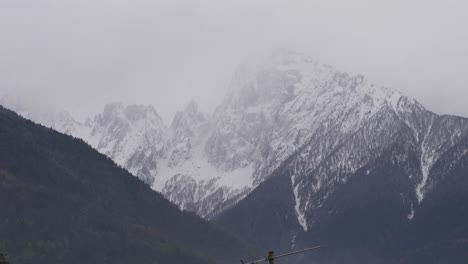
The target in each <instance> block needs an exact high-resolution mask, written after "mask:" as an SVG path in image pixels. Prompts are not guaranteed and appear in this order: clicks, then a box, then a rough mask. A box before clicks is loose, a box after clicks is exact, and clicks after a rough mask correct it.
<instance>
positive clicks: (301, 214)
mask: <svg viewBox="0 0 468 264" xmlns="http://www.w3.org/2000/svg"><path fill="white" fill-rule="evenodd" d="M296 178H297V174H296V168H294V174H293V175H292V176H291V185H292V188H293V192H294V198H295V205H294V211H295V212H296V217H297V221H298V222H299V225H301V227H302V229H303V230H304V231H305V232H307V230H308V226H307V218H306V216H305V209H304V210H301V196H300V194H299V184H298V183H296ZM306 207H307V205H306V206H305V207H304V208H306Z"/></svg>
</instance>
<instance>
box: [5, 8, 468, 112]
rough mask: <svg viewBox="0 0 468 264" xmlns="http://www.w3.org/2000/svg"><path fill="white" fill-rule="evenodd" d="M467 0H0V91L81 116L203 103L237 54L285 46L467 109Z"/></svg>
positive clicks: (219, 91) (430, 102) (441, 104)
mask: <svg viewBox="0 0 468 264" xmlns="http://www.w3.org/2000/svg"><path fill="white" fill-rule="evenodd" d="M467 14H468V1H464V0H461V1H455V0H444V1H441V0H440V1H431V0H426V1H419V0H406V1H400V0H394V1H387V0H386V1H381V0H343V1H336V0H326V1H324V0H322V1H313V0H310V1H292V0H289V1H277V0H265V1H255V0H250V1H241V0H237V1H235V0H225V1H220V0H203V1H202V0H201V1H195V0H194V1H182V0H171V1H169V0H168V1H162V0H160V1H158V0H155V1H144V0H126V1H124V0H1V1H0V88H2V89H9V90H15V91H20V92H22V93H23V94H26V95H28V96H29V97H31V98H33V99H34V100H36V99H41V100H44V101H45V102H47V103H50V104H53V105H57V106H59V107H64V108H67V109H70V110H71V111H72V112H74V113H75V114H79V115H81V116H85V115H87V114H91V113H95V112H97V111H100V110H101V108H102V106H103V104H105V103H107V102H109V101H113V100H121V101H124V102H127V103H141V104H147V103H151V104H154V105H155V107H156V109H157V110H158V111H159V112H160V113H161V115H162V116H163V117H164V119H165V120H166V121H169V120H170V118H171V117H172V115H173V113H174V111H176V110H177V109H180V108H182V107H183V106H184V105H185V104H186V103H187V102H188V101H189V100H190V99H192V98H193V99H195V100H197V101H198V102H199V103H200V105H202V106H203V107H202V108H203V109H204V110H205V111H211V110H212V109H213V108H214V107H215V106H216V104H217V103H218V102H219V101H220V100H221V98H222V96H223V95H224V93H225V90H226V88H227V85H228V83H229V81H230V78H231V76H232V74H233V71H234V69H235V67H236V65H237V64H238V63H239V62H240V61H242V60H243V58H245V57H246V56H248V54H252V53H255V52H257V51H262V50H266V49H270V48H272V47H285V48H288V49H292V50H298V51H301V52H304V53H307V54H309V55H311V56H313V57H315V58H317V59H319V60H321V61H323V62H326V63H329V64H331V65H334V66H335V67H336V68H338V69H341V70H344V71H348V72H351V73H362V74H364V75H366V76H367V77H368V78H369V79H371V80H373V81H375V82H376V83H379V84H382V85H386V86H389V87H392V88H395V89H397V90H400V91H402V92H404V93H406V94H407V95H409V96H412V97H414V98H416V99H418V100H419V101H420V102H421V103H423V104H424V105H426V106H427V107H428V108H430V109H432V110H434V111H435V112H437V113H450V114H458V115H464V116H468V107H467V103H466V102H467V101H468V100H467V99H468V30H467V29H466V27H467V26H468V15H467Z"/></svg>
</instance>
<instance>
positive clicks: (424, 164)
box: [416, 118, 436, 203]
mask: <svg viewBox="0 0 468 264" xmlns="http://www.w3.org/2000/svg"><path fill="white" fill-rule="evenodd" d="M433 123H434V118H431V123H430V125H429V128H428V130H427V133H426V135H425V136H424V140H423V142H422V144H421V174H422V179H421V182H420V183H419V184H418V185H417V186H416V196H417V199H418V202H419V203H421V202H422V201H423V199H424V187H426V185H427V181H428V179H429V173H430V172H431V168H432V166H433V165H434V163H435V161H436V158H435V157H434V155H433V150H432V149H431V148H430V147H429V143H428V142H427V141H428V138H429V136H430V133H431V131H432V125H433Z"/></svg>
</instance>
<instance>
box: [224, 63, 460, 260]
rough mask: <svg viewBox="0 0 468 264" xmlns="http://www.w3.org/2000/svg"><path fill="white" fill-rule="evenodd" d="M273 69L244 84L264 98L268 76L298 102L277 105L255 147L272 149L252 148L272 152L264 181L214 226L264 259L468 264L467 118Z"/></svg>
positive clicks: (332, 74) (306, 69)
mask: <svg viewBox="0 0 468 264" xmlns="http://www.w3.org/2000/svg"><path fill="white" fill-rule="evenodd" d="M280 58H281V59H280V61H281V62H280V63H278V64H276V66H275V67H273V68H269V69H267V70H266V72H267V73H264V71H260V72H261V74H260V75H259V74H257V75H256V77H255V79H254V80H255V81H252V82H250V84H249V82H247V83H244V87H246V88H245V91H249V90H250V91H254V92H252V93H251V94H255V91H261V92H259V94H260V93H261V94H265V91H269V90H266V88H265V89H264V90H262V85H261V82H260V85H259V80H261V77H260V76H263V74H267V75H268V74H271V75H270V76H274V77H268V78H266V79H267V80H268V81H270V80H273V79H274V80H275V81H274V84H276V85H280V86H281V88H278V90H277V91H278V92H280V91H282V92H283V95H284V93H286V91H291V92H290V93H291V94H292V95H293V96H290V97H289V96H284V97H282V96H273V97H274V98H276V99H279V100H278V101H274V103H273V104H274V105H275V107H274V109H276V111H273V112H271V111H268V113H269V114H270V115H268V114H265V120H273V121H272V122H271V123H268V121H267V122H266V123H267V125H266V126H264V127H267V130H270V131H271V133H270V134H267V135H266V137H268V140H265V141H264V140H262V136H260V138H259V139H258V140H256V141H254V142H269V144H267V145H260V146H259V149H268V152H266V153H268V154H267V155H264V156H263V157H264V159H265V160H266V161H267V162H265V163H262V164H261V165H259V166H258V167H257V168H258V169H257V170H256V174H255V176H256V179H261V180H260V181H263V182H262V184H260V185H259V186H258V187H257V188H256V189H255V190H253V191H252V192H251V193H250V194H249V195H248V196H247V197H246V198H245V199H243V200H242V201H240V202H239V203H238V204H237V205H236V206H234V207H233V208H230V209H228V210H226V211H224V212H223V213H221V214H220V215H218V216H217V217H216V221H218V222H220V223H222V224H223V225H225V226H227V227H229V228H230V229H231V230H232V231H234V232H236V233H237V234H240V235H241V236H243V237H245V238H249V239H250V240H251V241H253V242H256V243H257V244H258V245H259V246H261V247H265V248H277V249H283V250H289V249H294V248H301V247H305V246H310V245H313V244H317V243H325V244H327V246H328V247H329V249H328V250H324V251H323V252H322V253H320V254H319V256H318V257H317V260H318V263H321V262H324V261H325V262H327V263H342V262H343V261H345V262H346V263H363V262H364V263H370V262H373V261H377V262H379V263H386V262H389V263H428V262H430V261H432V260H433V259H434V258H436V259H438V260H437V261H436V262H437V263H463V261H462V260H463V259H466V258H467V257H468V256H467V254H466V251H465V250H464V249H463V248H466V247H467V246H468V242H467V241H468V225H467V224H466V220H467V219H468V218H467V217H468V215H467V213H466V207H465V206H464V205H463V204H466V202H468V200H467V199H468V196H467V195H466V190H467V189H466V188H467V187H468V185H467V183H468V178H467V177H466V175H468V164H467V160H468V155H467V154H468V119H465V118H461V117H455V116H439V115H436V114H434V113H432V112H430V111H428V110H426V109H424V107H422V106H421V105H420V104H419V103H417V102H416V101H415V100H413V99H411V98H408V97H406V96H404V95H402V94H400V93H398V92H396V91H393V90H391V89H387V88H384V87H377V86H375V85H373V84H371V83H369V82H367V81H366V80H365V79H364V78H362V77H361V76H354V77H353V76H349V75H347V74H345V73H340V72H337V71H335V70H333V69H331V68H330V67H328V66H323V65H316V64H315V63H314V62H313V61H312V60H307V59H305V60H304V58H303V57H301V56H299V57H297V56H296V55H295V54H292V55H288V56H287V57H286V58H287V59H284V57H283V55H281V56H280ZM298 69H301V70H299V74H298V73H297V72H298ZM298 76H299V77H298ZM278 79H280V80H278ZM291 79H292V80H294V81H291ZM298 80H299V81H298ZM291 82H292V83H293V84H292V85H291ZM266 87H270V88H271V89H272V90H271V92H275V90H274V88H275V85H273V84H271V83H269V84H268V85H266ZM243 94H248V93H247V92H245V93H243ZM254 97H255V96H254ZM288 100H289V101H288ZM270 102H271V101H270ZM275 103H276V104H275ZM270 105H271V104H269V105H268V106H270ZM255 106H257V105H255ZM255 106H253V107H252V108H253V109H255V110H257V108H255ZM266 108H267V107H262V109H266ZM243 109H245V111H246V112H247V111H248V110H249V106H247V105H246V106H245V107H244V108H243ZM242 111H244V110H242ZM262 114H263V113H262ZM249 124H255V122H253V123H249ZM270 124H272V125H270ZM248 128H249V126H248V125H247V128H246V130H248ZM258 135H261V133H259V134H258ZM264 153H265V152H264ZM265 179H266V180H265ZM463 190H465V191H463ZM461 219H464V220H461ZM431 236H432V237H431ZM435 252H437V253H435ZM363 260H364V261H363ZM297 261H298V262H301V259H297ZM303 261H304V263H310V259H308V260H307V261H306V260H303ZM320 261H321V262H320Z"/></svg>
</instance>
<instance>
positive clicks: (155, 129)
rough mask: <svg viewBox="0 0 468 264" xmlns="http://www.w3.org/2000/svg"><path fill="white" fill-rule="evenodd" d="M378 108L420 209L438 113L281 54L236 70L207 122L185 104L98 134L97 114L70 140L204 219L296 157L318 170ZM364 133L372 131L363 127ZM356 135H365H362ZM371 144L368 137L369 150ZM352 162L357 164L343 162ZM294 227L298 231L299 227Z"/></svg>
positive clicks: (115, 120) (300, 207) (302, 205)
mask: <svg viewBox="0 0 468 264" xmlns="http://www.w3.org/2000/svg"><path fill="white" fill-rule="evenodd" d="M114 105H115V104H114ZM126 108H134V109H138V111H137V112H142V113H144V112H145V111H146V110H144V108H145V107H143V106H139V107H136V106H123V105H122V104H120V109H121V111H123V112H125V111H126V110H125V109H126ZM382 109H384V110H382ZM381 110H382V111H384V113H381V114H380V115H381V117H380V118H381V119H382V120H385V117H384V115H393V114H395V115H396V117H395V118H396V119H395V120H393V121H388V122H393V123H395V124H397V123H398V122H399V120H400V121H401V122H403V123H404V124H405V125H406V126H408V128H409V129H411V131H412V133H413V137H414V138H415V139H416V142H415V143H414V144H420V145H421V154H420V162H421V171H422V175H419V176H415V177H418V180H419V182H418V183H416V182H415V184H416V185H415V191H416V193H417V197H418V202H420V201H421V200H423V199H424V191H425V190H426V189H428V188H430V184H429V185H427V183H428V179H429V178H428V174H429V172H428V170H430V167H431V166H432V165H433V162H436V159H435V158H436V156H433V155H432V152H431V151H432V150H429V151H426V149H428V148H430V147H431V146H427V144H425V143H427V141H429V139H431V140H432V141H435V139H434V138H431V137H434V135H435V134H434V133H433V134H430V137H429V138H427V140H424V137H425V135H426V134H427V133H426V131H425V130H428V129H429V126H427V123H428V122H432V121H429V120H432V119H437V118H435V116H438V115H435V114H434V113H432V112H430V111H428V110H426V109H425V108H424V107H423V106H422V105H421V104H419V103H418V102H417V101H416V100H414V99H412V98H409V97H406V96H405V95H403V94H401V93H400V92H397V91H395V90H393V89H390V88H386V87H381V86H376V85H374V84H373V83H371V82H369V81H367V80H366V79H365V78H364V76H362V75H354V76H353V75H349V74H348V73H345V72H340V71H338V70H335V69H334V68H333V67H331V66H329V65H325V64H321V63H319V62H318V61H316V60H314V59H312V58H310V57H307V56H305V55H303V54H300V53H296V52H291V51H288V50H284V49H277V50H274V51H272V52H270V53H266V54H263V55H262V56H259V57H256V58H251V59H250V60H248V62H246V63H244V64H242V65H240V66H239V68H238V70H237V71H236V73H235V75H234V78H233V80H232V82H231V85H230V86H229V89H228V93H227V95H226V97H225V99H224V101H223V102H222V103H221V104H220V106H218V108H216V110H215V111H214V114H213V115H211V116H209V115H206V114H203V113H200V112H199V111H198V106H197V105H196V103H195V102H193V101H192V102H190V103H189V105H188V106H187V107H186V109H185V110H184V111H181V112H178V113H177V114H176V115H175V116H174V119H173V121H172V123H171V125H170V126H169V127H167V126H166V125H164V124H163V122H162V121H160V120H159V119H160V118H159V119H158V118H153V119H151V118H150V119H148V118H143V119H142V120H145V122H143V123H144V124H145V125H143V126H142V125H141V124H140V125H138V124H135V123H133V122H122V120H121V119H119V117H109V119H111V120H110V121H109V123H110V124H111V126H110V127H106V126H105V125H102V124H98V123H99V122H96V119H98V118H97V117H99V116H101V115H97V117H96V118H95V119H94V122H88V123H87V128H86V129H83V130H81V131H89V130H91V131H92V132H87V133H88V135H87V134H86V133H83V132H79V131H77V132H70V134H73V135H75V136H77V137H80V138H83V139H85V140H86V141H87V142H89V143H90V144H91V145H92V146H93V147H95V148H96V149H98V150H99V151H100V152H102V153H104V154H106V155H108V156H109V157H111V158H112V159H113V160H115V161H116V162H117V163H118V164H119V165H121V166H123V167H125V168H127V169H128V170H129V171H131V172H132V173H133V174H134V175H136V176H137V177H139V178H140V179H142V180H143V181H145V182H146V183H148V184H150V185H151V186H152V187H153V189H154V190H157V191H159V192H161V193H162V194H163V195H165V196H166V197H167V198H168V199H170V200H171V201H172V202H174V203H176V204H177V205H179V206H180V207H181V208H183V209H188V210H192V211H195V212H197V213H198V214H199V215H201V216H203V217H206V218H212V217H214V216H216V215H217V214H218V213H220V212H222V211H224V210H225V209H226V208H228V207H230V206H232V205H234V204H236V203H237V202H238V201H239V200H241V199H243V198H244V197H245V196H246V195H248V194H249V193H250V192H251V191H252V190H254V189H255V188H256V186H258V185H259V184H260V183H262V182H263V181H265V180H267V179H268V177H269V176H270V175H271V174H272V173H273V172H274V171H275V170H276V169H277V168H278V167H280V166H282V164H283V163H284V162H285V161H286V160H288V159H289V157H291V156H293V155H294V153H296V152H298V151H299V152H302V153H303V155H306V156H308V157H309V159H310V161H309V163H310V164H309V165H308V166H309V167H313V166H317V165H318V164H321V163H323V162H325V161H324V159H325V157H327V156H328V155H331V154H332V153H333V152H334V151H335V149H337V147H338V146H340V145H342V144H346V142H348V141H349V140H352V139H353V135H354V134H356V133H358V131H359V130H360V129H361V128H363V127H366V124H367V123H368V122H369V120H374V119H373V118H374V116H375V115H378V114H379V111H381ZM105 112H106V110H104V113H105ZM154 112H155V113H156V111H154ZM140 115H142V114H141V113H140ZM156 115H157V113H156ZM143 116H144V114H143ZM416 116H417V117H418V118H419V117H421V119H420V120H419V119H418V118H415V117H416ZM453 118H455V117H453ZM148 120H149V121H148ZM437 120H439V119H437ZM376 122H379V121H378V120H377V121H376ZM91 123H92V124H91ZM101 123H102V122H101ZM140 123H141V122H140ZM388 125H389V126H390V128H389V129H392V128H391V124H388ZM91 127H93V128H91ZM133 127H135V128H137V129H132V128H133ZM367 127H368V130H370V129H372V124H371V125H367ZM111 128H112V129H111ZM113 129H114V130H113ZM458 129H460V130H463V128H458ZM133 130H136V131H133ZM93 131H94V132H93ZM95 131H101V132H100V133H98V132H95ZM132 131H133V132H132ZM142 131H143V132H142ZM62 132H64V131H62ZM439 132H440V131H439ZM90 133H91V136H89V134H90ZM382 133H383V132H382ZM440 133H442V132H440ZM364 134H365V136H366V137H369V136H370V137H372V132H369V131H367V132H365V133H364ZM443 135H444V137H447V136H448V135H446V134H443ZM387 136H388V135H387ZM454 139H456V138H454ZM361 141H362V139H361ZM381 141H382V140H380V141H379V140H378V139H375V140H374V144H381V143H383V142H381ZM420 141H421V142H420ZM360 145H361V146H362V145H363V144H362V142H361V144H360ZM449 145H450V144H449ZM449 145H448V146H449ZM312 146H313V147H312ZM432 147H437V146H432ZM439 147H440V146H439ZM376 150H377V148H375V147H374V148H370V149H367V150H366V151H367V152H366V153H357V154H355V155H354V154H353V155H354V156H352V155H351V154H350V151H349V150H348V152H347V153H344V152H343V153H341V154H339V155H341V156H339V157H338V156H335V158H334V159H335V160H334V162H335V164H341V165H340V166H344V167H346V166H347V167H348V168H349V169H353V170H355V169H356V168H355V167H356V166H357V167H358V165H359V164H361V163H362V162H363V160H361V161H355V160H353V158H356V157H357V158H359V159H369V157H370V156H371V155H372V153H370V152H372V151H376ZM343 151H344V150H343ZM374 154H375V153H374ZM434 159H435V160H434ZM345 160H346V162H345ZM354 161H355V162H357V163H356V164H351V163H352V162H354ZM350 162H351V163H350ZM345 163H349V164H345ZM329 166H333V164H331V165H329ZM335 166H336V165H335ZM419 177H420V179H419ZM322 178H323V177H322ZM316 180H317V182H316V183H315V187H314V188H315V190H318V189H320V187H321V186H319V185H320V184H321V183H322V181H318V180H319V178H317V179H316ZM291 181H292V184H293V185H294V186H295V193H296V199H297V203H296V204H297V205H296V207H297V210H296V211H297V214H298V219H299V221H300V222H303V223H304V221H303V220H301V219H300V218H302V215H303V214H304V213H305V211H307V210H308V209H306V207H307V206H308V205H307V204H306V202H305V200H307V199H306V198H305V197H307V196H308V195H309V194H307V192H308V191H305V190H302V189H303V187H301V186H302V185H304V184H306V183H301V180H300V179H295V177H292V178H291ZM429 183H430V181H429ZM307 184H308V183H307ZM299 196H301V197H302V200H304V201H301V197H299ZM303 227H305V228H307V227H306V224H304V225H303Z"/></svg>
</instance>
